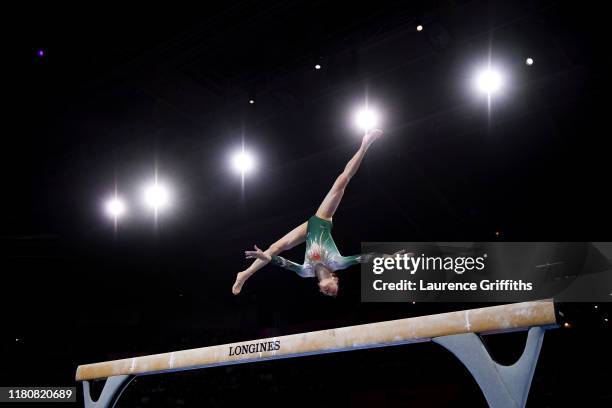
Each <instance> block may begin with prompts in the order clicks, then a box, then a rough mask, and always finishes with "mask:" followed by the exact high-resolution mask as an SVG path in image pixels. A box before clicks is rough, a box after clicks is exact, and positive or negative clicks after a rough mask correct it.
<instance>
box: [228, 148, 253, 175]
mask: <svg viewBox="0 0 612 408" xmlns="http://www.w3.org/2000/svg"><path fill="white" fill-rule="evenodd" d="M232 167H233V168H234V170H236V172H238V173H240V174H242V175H243V176H244V174H245V173H248V172H249V171H251V170H253V168H255V159H254V158H253V156H252V155H251V154H250V153H249V152H246V151H244V150H241V151H239V152H236V153H234V155H233V156H232Z"/></svg>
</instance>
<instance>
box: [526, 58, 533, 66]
mask: <svg viewBox="0 0 612 408" xmlns="http://www.w3.org/2000/svg"><path fill="white" fill-rule="evenodd" d="M525 64H527V65H533V58H527V59H526V60H525Z"/></svg>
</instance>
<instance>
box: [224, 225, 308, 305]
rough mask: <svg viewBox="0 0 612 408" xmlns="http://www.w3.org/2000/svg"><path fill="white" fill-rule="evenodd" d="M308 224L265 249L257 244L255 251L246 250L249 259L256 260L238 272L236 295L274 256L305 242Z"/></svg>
mask: <svg viewBox="0 0 612 408" xmlns="http://www.w3.org/2000/svg"><path fill="white" fill-rule="evenodd" d="M307 225H308V223H307V222H304V223H302V224H301V225H298V226H297V227H295V228H294V229H293V230H292V231H291V232H289V233H288V234H287V235H285V236H284V237H282V238H281V239H279V240H278V241H276V242H275V243H273V244H272V245H270V247H269V248H268V249H266V250H265V251H262V250H261V249H259V248H258V247H257V245H255V251H244V254H245V256H246V258H247V259H255V261H254V262H253V263H252V264H251V266H249V267H248V268H247V269H245V270H244V271H242V272H238V274H236V282H234V286H232V293H233V294H234V295H237V294H239V293H240V291H241V290H242V285H244V282H246V281H247V279H249V278H250V277H251V275H253V274H254V273H255V272H257V271H258V270H260V269H261V268H263V267H264V266H266V265H267V264H268V263H270V261H271V260H272V257H273V256H275V255H278V254H280V253H281V252H283V251H287V250H289V249H291V248H293V247H294V246H296V245H299V244H301V243H302V242H304V241H305V240H306V227H307Z"/></svg>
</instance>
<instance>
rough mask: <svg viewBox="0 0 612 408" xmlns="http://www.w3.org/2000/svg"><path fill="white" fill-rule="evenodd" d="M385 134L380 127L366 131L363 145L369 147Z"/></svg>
mask: <svg viewBox="0 0 612 408" xmlns="http://www.w3.org/2000/svg"><path fill="white" fill-rule="evenodd" d="M382 135H383V131H382V130H380V129H370V130H368V131H367V132H366V134H365V136H364V137H363V142H362V143H361V145H362V146H364V147H366V148H368V147H370V145H371V144H372V143H374V142H375V141H376V140H377V139H378V138H379V137H381V136H382Z"/></svg>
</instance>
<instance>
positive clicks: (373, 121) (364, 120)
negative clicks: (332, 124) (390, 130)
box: [355, 108, 378, 131]
mask: <svg viewBox="0 0 612 408" xmlns="http://www.w3.org/2000/svg"><path fill="white" fill-rule="evenodd" d="M355 123H356V125H357V126H359V128H360V129H363V130H366V131H367V130H368V129H372V128H374V127H376V126H377V125H378V114H377V113H376V112H375V111H373V110H372V109H368V108H364V109H360V110H358V111H357V113H356V114H355Z"/></svg>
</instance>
